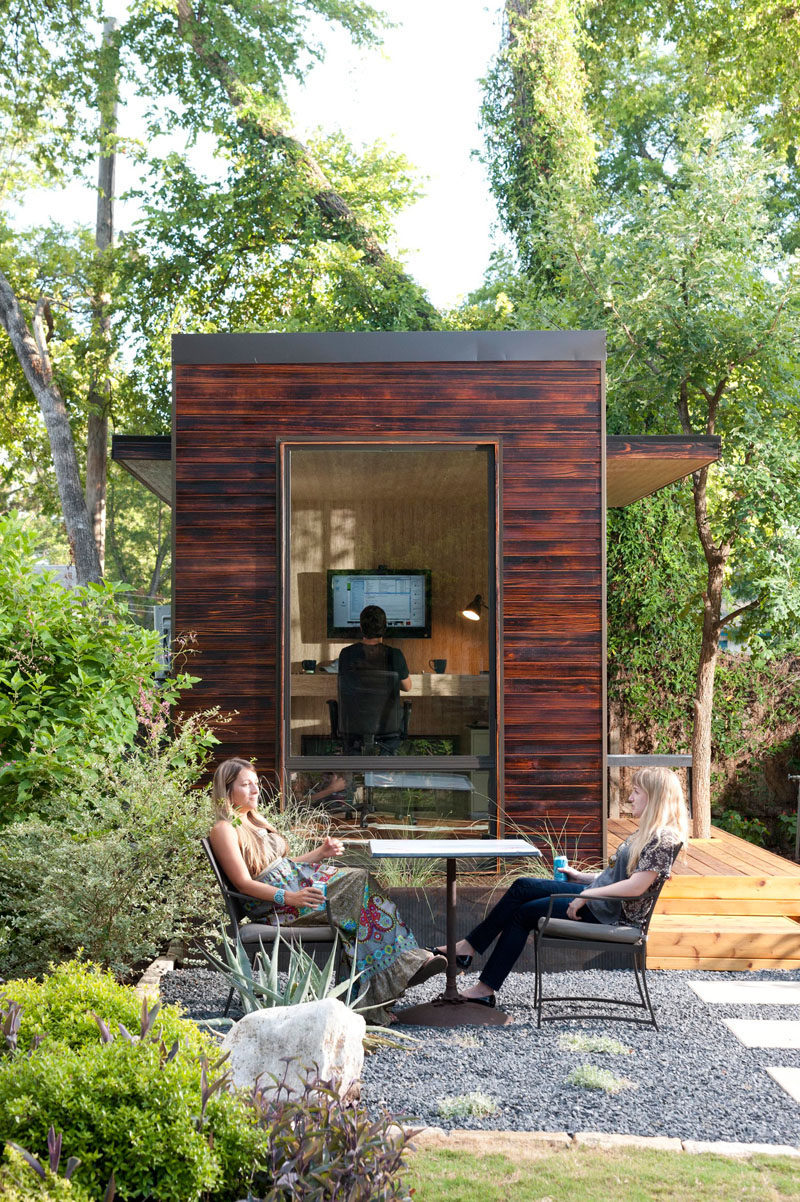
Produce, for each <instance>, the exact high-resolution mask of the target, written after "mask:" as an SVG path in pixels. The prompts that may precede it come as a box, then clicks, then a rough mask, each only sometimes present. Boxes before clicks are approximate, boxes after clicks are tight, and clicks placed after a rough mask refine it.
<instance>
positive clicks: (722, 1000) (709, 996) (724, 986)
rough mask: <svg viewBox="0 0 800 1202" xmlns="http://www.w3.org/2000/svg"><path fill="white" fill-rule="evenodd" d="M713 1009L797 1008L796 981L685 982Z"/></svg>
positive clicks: (799, 992) (799, 993) (798, 986)
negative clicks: (743, 1006)
mask: <svg viewBox="0 0 800 1202" xmlns="http://www.w3.org/2000/svg"><path fill="white" fill-rule="evenodd" d="M689 988H690V989H693V990H694V992H695V993H696V994H697V996H698V997H699V998H700V999H701V1000H702V1001H704V1002H708V1003H709V1004H710V1005H714V1006H742V1005H745V1006H800V981H689Z"/></svg>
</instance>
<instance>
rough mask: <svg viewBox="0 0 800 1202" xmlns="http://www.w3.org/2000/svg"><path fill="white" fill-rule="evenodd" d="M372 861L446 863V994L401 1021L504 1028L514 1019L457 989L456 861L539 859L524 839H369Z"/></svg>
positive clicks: (402, 1012)
mask: <svg viewBox="0 0 800 1202" xmlns="http://www.w3.org/2000/svg"><path fill="white" fill-rule="evenodd" d="M369 850H370V855H371V856H372V857H373V859H411V858H412V857H413V858H421V857H427V858H429V859H443V860H446V861H447V920H446V926H447V978H446V984H445V990H444V993H442V994H440V996H439V997H438V998H436V999H435V1001H433V1002H424V1003H423V1004H422V1005H419V1006H407V1007H406V1008H405V1010H400V1011H399V1012H398V1015H397V1018H398V1022H401V1023H404V1024H406V1025H413V1026H424V1027H460V1026H465V1025H467V1024H476V1025H477V1024H481V1025H484V1026H505V1024H506V1023H510V1022H511V1021H512V1020H511V1018H510V1016H509V1015H508V1014H506V1013H505V1012H504V1011H503V1010H500V1009H494V1010H490V1009H489V1007H488V1006H481V1005H480V1004H479V1003H477V1002H470V1001H469V1000H468V999H466V998H462V996H461V994H460V993H459V992H458V988H457V987H456V860H458V859H463V858H468V859H476V858H478V857H481V856H486V857H492V858H495V857H496V856H509V857H520V856H540V855H541V854H542V853H541V852H540V851H539V849H538V848H537V847H534V846H533V844H532V843H526V842H525V840H524V839H370V841H369Z"/></svg>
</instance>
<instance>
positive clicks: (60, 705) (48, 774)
mask: <svg viewBox="0 0 800 1202" xmlns="http://www.w3.org/2000/svg"><path fill="white" fill-rule="evenodd" d="M120 587H121V586H119V585H113V584H109V583H107V582H106V583H103V584H89V585H86V586H85V587H83V588H76V589H65V588H62V586H61V585H60V584H58V583H57V581H56V580H55V579H54V577H53V576H52V575H51V574H49V573H40V572H37V571H36V560H35V553H34V545H33V539H32V538H31V536H30V535H28V534H26V532H25V531H24V530H23V528H22V526H21V524H20V521H19V519H18V518H17V517H15V516H14V515H11V516H9V517H4V518H2V517H0V824H2V823H4V822H8V821H10V820H11V819H12V818H14V817H19V816H20V815H22V814H26V813H30V812H39V813H41V812H42V811H43V807H44V806H45V804H46V801H47V798H48V796H49V795H51V794H52V793H54V792H56V791H57V790H58V789H59V788H60V787H61V786H62V785H64V784H65V783H67V782H69V781H70V780H71V779H72V777H73V774H74V771H75V769H76V768H83V770H84V771H85V770H87V769H90V768H92V767H93V766H95V767H96V759H97V757H98V756H100V757H102V756H104V755H107V754H108V752H109V751H110V750H111V749H115V750H117V751H121V750H122V749H124V748H126V747H129V746H130V745H131V744H132V743H133V741H134V739H135V737H136V733H137V729H138V716H137V701H138V700H139V699H140V697H141V696H142V695H143V694H142V691H143V690H144V695H146V694H147V693H148V692H150V691H152V679H153V672H154V671H155V670H156V668H157V667H158V660H157V651H158V636H157V634H156V633H155V632H154V631H148V630H144V629H143V628H142V627H140V626H137V625H136V624H135V623H134V622H133V621H132V620H131V618H130V616H129V614H128V611H127V608H126V606H125V604H124V602H123V601H122V600H121V599H120V598H119V597H118V596H117V592H118V591H119V588H120ZM191 681H192V678H191V677H188V676H179V677H176V678H175V679H174V680H172V681H170V682H168V684H167V686H166V690H167V691H166V692H164V693H162V698H163V699H164V700H166V701H167V702H170V701H172V700H173V699H174V698H175V697H176V696H177V694H178V691H179V690H180V689H181V688H184V687H186V686H187V685H188V684H190V683H191ZM148 704H152V703H148Z"/></svg>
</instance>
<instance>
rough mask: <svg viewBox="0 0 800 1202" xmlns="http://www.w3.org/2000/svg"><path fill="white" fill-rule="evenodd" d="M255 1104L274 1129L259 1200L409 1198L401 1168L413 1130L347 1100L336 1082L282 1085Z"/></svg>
mask: <svg viewBox="0 0 800 1202" xmlns="http://www.w3.org/2000/svg"><path fill="white" fill-rule="evenodd" d="M254 1104H255V1106H256V1107H257V1108H258V1110H259V1113H260V1120H261V1123H262V1125H263V1126H264V1128H265V1129H266V1131H267V1132H268V1148H267V1180H268V1184H267V1185H266V1186H265V1187H263V1188H260V1189H259V1190H258V1194H259V1202H312V1199H313V1202H401V1200H403V1202H408V1195H407V1193H406V1191H405V1189H404V1188H403V1182H402V1180H401V1178H400V1173H401V1172H402V1167H403V1153H404V1149H405V1144H406V1135H405V1132H404V1131H403V1130H402V1128H400V1127H397V1126H395V1125H394V1124H393V1123H392V1121H391V1119H390V1118H389V1117H388V1116H383V1117H382V1118H379V1119H376V1120H372V1119H370V1117H369V1115H368V1114H367V1112H366V1110H365V1108H364V1107H363V1106H361V1105H356V1106H349V1105H345V1104H344V1103H343V1102H342V1100H341V1098H340V1096H339V1094H338V1093H337V1091H336V1089H335V1088H334V1087H333V1086H332V1085H331V1084H324V1083H321V1082H319V1081H314V1080H310V1079H309V1080H307V1081H306V1083H305V1087H304V1090H303V1093H302V1094H301V1095H299V1096H293V1097H290V1096H289V1095H288V1093H287V1092H286V1091H284V1090H283V1089H279V1090H278V1091H277V1093H273V1094H270V1095H268V1096H267V1097H265V1096H264V1095H263V1094H257V1095H256V1097H255V1099H254Z"/></svg>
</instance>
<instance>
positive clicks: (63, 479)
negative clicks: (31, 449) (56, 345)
mask: <svg viewBox="0 0 800 1202" xmlns="http://www.w3.org/2000/svg"><path fill="white" fill-rule="evenodd" d="M45 308H46V306H44V305H42V304H40V305H39V306H37V310H36V313H35V315H34V322H33V325H34V334H32V333H31V331H30V329H29V328H28V324H27V322H26V321H25V318H24V317H23V314H22V310H21V309H20V307H19V302H18V301H17V298H16V296H15V295H14V290H13V288H12V287H11V285H10V284H9V282H8V280H7V279H6V277H5V275H4V274H3V272H2V271H0V323H2V325H3V327H4V329H5V330H6V332H7V334H8V336H9V338H10V339H11V345H12V347H13V348H14V354H15V355H16V356H17V359H18V360H19V364H20V366H21V368H22V370H23V372H24V373H25V378H26V380H27V381H28V384H29V385H30V387H31V391H32V392H33V395H34V396H35V397H36V400H37V402H38V404H39V408H40V409H41V411H42V417H43V418H44V422H45V426H46V428H47V436H48V438H49V440H50V450H51V453H52V456H53V467H54V468H55V473H56V480H57V482H58V493H59V497H60V498H61V509H62V512H63V514H64V524H65V525H66V528H67V538H68V539H69V542H70V546H71V548H72V554H73V557H74V560H75V571H76V574H77V578H78V584H86V583H87V582H88V581H90V580H100V579H101V578H102V571H101V568H100V559H99V557H98V554H97V546H96V544H95V541H94V537H93V535H92V526H91V522H90V520H89V513H88V510H87V508H86V502H85V500H84V496H83V489H82V488H81V477H80V472H79V471H78V457H77V455H76V454H75V443H74V441H73V438H72V430H71V428H70V424H69V415H68V414H67V407H66V405H65V404H64V398H63V397H62V396H61V393H60V392H59V390H58V387H57V386H56V385H55V384H54V383H53V370H52V367H51V364H50V356H49V354H48V351H47V342H46V337H45V333H44V329H43V322H42V313H43V312H44V310H45Z"/></svg>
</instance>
